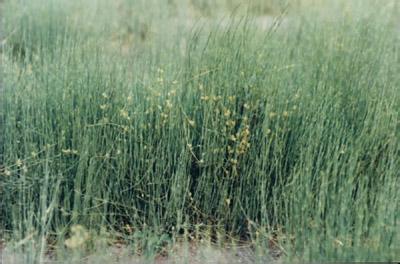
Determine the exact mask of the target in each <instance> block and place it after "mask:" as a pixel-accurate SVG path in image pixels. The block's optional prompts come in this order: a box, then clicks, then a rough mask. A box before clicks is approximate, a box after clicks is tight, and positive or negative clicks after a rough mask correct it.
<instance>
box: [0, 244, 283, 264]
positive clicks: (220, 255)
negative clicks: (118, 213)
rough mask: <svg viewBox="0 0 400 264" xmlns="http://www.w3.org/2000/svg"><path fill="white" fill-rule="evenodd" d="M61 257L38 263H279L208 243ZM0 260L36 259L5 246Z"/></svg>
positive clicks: (8, 262) (242, 249)
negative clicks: (157, 252)
mask: <svg viewBox="0 0 400 264" xmlns="http://www.w3.org/2000/svg"><path fill="white" fill-rule="evenodd" d="M62 259H63V260H62V261H55V260H51V259H50V258H47V259H44V260H43V261H42V262H41V263H65V264H67V263H71V264H75V263H76V264H78V263H82V264H102V263H104V264H105V263H107V264H108V263H116V264H141V263H154V264H173V263H188V264H203V263H204V264H207V263H210V264H211V263H218V264H228V263H229V264H239V263H243V264H250V263H263V264H264V263H265V264H268V263H270V264H280V263H282V262H281V261H280V260H277V259H274V258H273V257H272V256H257V255H256V254H255V253H254V251H252V250H251V249H250V248H248V247H240V248H236V249H227V248H224V249H218V248H216V247H210V246H199V247H184V246H182V247H181V248H180V249H179V250H176V251H175V252H174V253H172V254H170V256H168V257H167V256H159V257H157V258H155V259H146V258H144V257H140V256H132V255H131V253H130V250H129V249H128V248H127V247H123V246H114V247H110V248H109V249H108V250H103V251H101V252H96V253H94V254H91V255H88V256H81V255H79V254H77V253H75V254H74V253H72V252H70V253H66V255H64V256H62ZM0 263H1V264H18V263H37V262H34V261H33V260H31V259H30V258H29V256H23V255H21V254H13V253H11V252H8V251H7V250H3V251H1V250H0Z"/></svg>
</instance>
